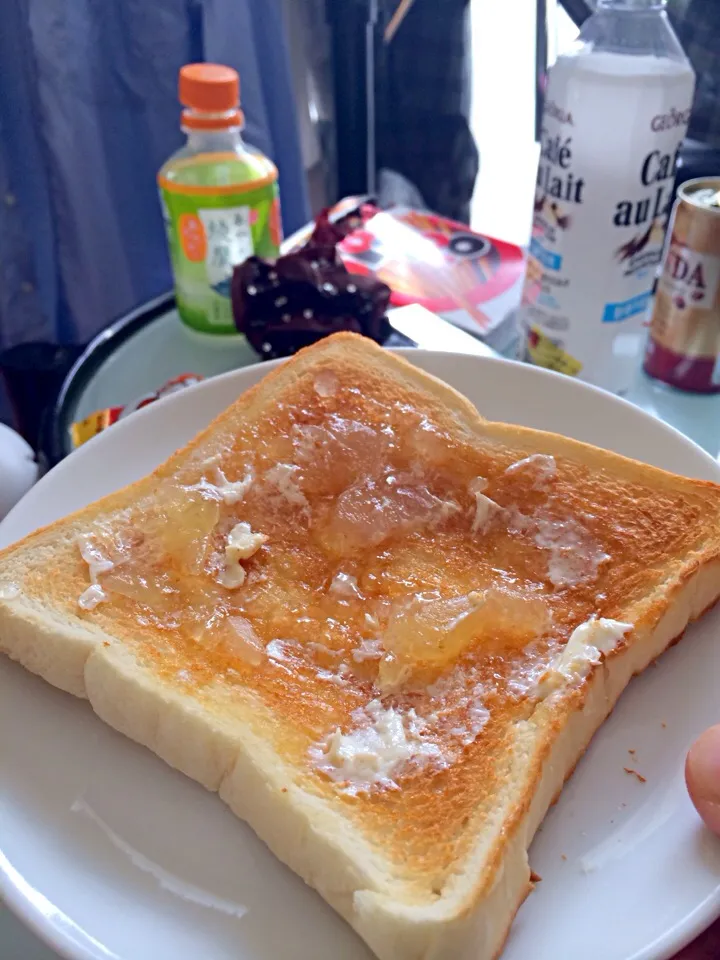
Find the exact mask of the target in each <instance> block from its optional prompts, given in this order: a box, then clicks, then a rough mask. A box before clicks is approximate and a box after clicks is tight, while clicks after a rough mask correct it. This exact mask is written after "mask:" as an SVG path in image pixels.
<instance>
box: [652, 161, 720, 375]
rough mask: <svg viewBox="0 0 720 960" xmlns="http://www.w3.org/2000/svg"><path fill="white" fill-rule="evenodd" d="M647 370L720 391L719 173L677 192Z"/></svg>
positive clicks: (656, 298) (684, 186)
mask: <svg viewBox="0 0 720 960" xmlns="http://www.w3.org/2000/svg"><path fill="white" fill-rule="evenodd" d="M645 371H646V373H648V374H649V375H650V376H651V377H654V378H655V379H657V380H662V381H664V382H665V383H669V384H671V385H672V386H674V387H678V388H679V389H681V390H690V391H694V392H698V393H718V392H720V177H711V178H703V179H698V180H688V181H687V182H686V183H683V184H682V185H681V187H680V189H679V191H678V197H677V200H676V202H675V208H674V210H673V214H672V219H671V225H670V230H669V232H668V241H667V244H666V248H665V256H664V259H663V266H662V272H661V275H660V280H659V282H658V289H657V295H656V297H655V305H654V309H653V313H652V319H651V322H650V336H649V339H648V344H647V350H646V354H645Z"/></svg>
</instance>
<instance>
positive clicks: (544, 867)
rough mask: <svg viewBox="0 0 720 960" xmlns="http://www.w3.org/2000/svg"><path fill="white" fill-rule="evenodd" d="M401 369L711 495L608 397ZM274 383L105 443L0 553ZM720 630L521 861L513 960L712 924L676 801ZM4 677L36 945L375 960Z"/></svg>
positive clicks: (667, 948) (55, 476)
mask: <svg viewBox="0 0 720 960" xmlns="http://www.w3.org/2000/svg"><path fill="white" fill-rule="evenodd" d="M409 356H410V359H412V360H413V362H415V363H417V364H418V365H419V366H422V367H424V368H425V369H427V370H430V371H431V372H433V373H435V374H437V375H439V376H441V377H443V378H444V379H445V380H447V381H449V382H450V383H452V384H454V385H455V386H456V387H457V388H458V389H459V390H461V391H462V392H463V393H465V394H466V395H467V396H468V397H470V398H471V400H473V401H474V402H475V403H476V404H477V406H478V407H479V409H480V410H481V411H482V412H483V413H484V414H485V415H486V416H488V417H490V418H493V419H502V420H509V421H514V422H517V423H521V424H526V425H529V426H533V427H542V428H544V429H547V430H555V431H559V432H561V433H565V434H567V435H569V436H572V437H577V438H579V439H582V440H588V441H591V442H592V443H595V444H598V445H600V446H606V447H609V448H611V449H613V450H617V451H619V452H620V453H624V454H628V455H632V456H635V457H637V458H638V459H640V460H645V461H647V462H648V463H653V464H657V465H658V466H661V467H666V468H667V469H669V470H674V471H676V472H678V473H684V474H687V475H689V476H694V477H702V478H706V479H713V480H718V481H720V467H718V465H717V464H716V463H715V462H714V461H713V460H712V459H711V458H710V457H709V456H708V455H707V454H705V453H703V452H702V451H701V450H700V449H699V447H696V446H695V445H694V444H693V443H691V442H690V441H689V440H687V439H685V438H684V437H683V436H681V435H680V434H679V433H677V432H676V431H674V430H673V429H671V428H670V427H668V426H666V425H664V424H663V423H661V422H660V421H658V420H655V419H653V418H651V417H650V416H648V415H647V414H644V413H642V412H641V411H640V410H638V409H637V408H635V407H633V406H631V405H629V404H627V403H625V402H624V401H622V400H619V399H616V398H614V397H611V396H610V395H608V394H605V393H603V392H601V391H598V390H595V389H593V388H589V387H586V386H584V385H582V384H580V383H577V382H574V381H571V380H568V379H564V378H561V377H559V376H556V375H554V374H548V373H545V372H543V371H540V370H535V369H531V368H528V367H524V366H522V365H520V364H512V363H508V362H506V361H498V360H485V359H481V358H476V357H467V356H465V357H463V356H453V355H448V354H444V355H440V354H432V353H423V352H420V351H417V352H412V353H411V354H410V355H409ZM269 366H270V365H269V364H268V365H265V366H263V367H253V368H248V369H244V370H239V371H237V372H234V373H230V374H226V375H225V376H222V377H218V378H216V379H214V380H209V381H207V382H205V383H203V384H201V385H199V386H198V387H196V388H194V389H192V390H188V391H186V392H183V393H181V394H179V395H176V396H173V397H171V398H169V399H167V400H165V401H163V402H162V403H159V404H157V405H154V406H150V407H148V408H146V409H145V410H142V411H140V412H139V413H138V414H136V415H134V416H133V417H131V418H130V419H128V420H127V421H125V422H123V423H120V424H118V425H117V426H114V427H113V428H112V430H110V431H108V432H107V433H104V434H102V435H101V436H100V437H98V438H97V439H96V440H94V441H92V442H90V443H89V444H88V445H87V446H86V447H83V448H82V449H80V450H79V451H78V452H77V453H75V454H73V455H72V456H71V457H69V458H68V459H67V460H65V461H64V462H63V463H62V464H60V466H59V467H57V468H56V469H55V470H53V472H52V473H51V474H49V475H48V476H47V477H45V478H44V479H43V480H42V481H41V482H40V483H39V484H38V485H37V486H36V487H35V488H34V489H33V490H32V491H31V492H30V494H29V495H28V496H27V497H25V499H24V500H23V501H22V502H21V503H20V504H19V505H18V507H16V508H15V510H14V511H13V512H12V513H11V515H10V516H9V517H8V518H7V519H6V520H5V522H4V523H3V524H2V527H0V541H1V542H2V544H6V543H9V542H11V541H12V540H15V539H16V538H17V537H19V536H21V535H23V534H25V533H28V532H29V531H30V530H32V529H34V528H35V527H37V526H39V525H40V524H43V523H47V522H48V521H51V520H54V519H55V518H57V517H61V516H63V515H64V514H66V513H68V512H69V511H70V510H74V509H75V508H77V507H81V506H83V505H84V504H86V503H88V502H89V501H91V500H94V499H95V498H96V497H99V496H101V495H102V494H106V493H109V492H110V491H112V490H114V489H116V488H117V487H120V486H122V485H124V484H126V483H128V482H129V481H131V480H135V479H136V478H138V477H140V476H141V475H143V474H145V473H146V472H147V471H149V470H150V469H151V468H152V467H154V466H155V465H156V464H157V463H159V462H160V461H161V460H162V459H164V458H165V457H166V456H167V455H168V454H169V453H171V452H172V451H173V450H175V449H176V448H177V447H178V446H180V445H181V444H182V443H184V442H185V441H186V440H188V439H189V438H190V437H191V436H192V435H193V434H194V433H196V431H197V430H198V429H200V428H201V427H203V426H205V425H206V424H207V423H208V421H209V420H210V419H211V418H212V417H213V416H214V415H215V414H217V413H218V412H219V411H220V410H222V409H223V408H224V407H225V406H227V405H228V404H229V403H230V402H231V401H232V400H234V399H235V397H236V396H237V395H238V394H239V393H240V392H242V391H243V390H245V389H246V388H247V387H249V386H250V385H252V384H254V383H255V382H256V381H257V380H258V379H259V378H260V377H261V376H262V375H263V374H264V373H265V372H267V370H268V369H269ZM48 577H52V570H48ZM719 626H720V610H719V611H715V612H713V613H711V614H709V615H708V616H707V617H705V619H704V620H703V621H702V622H701V623H700V624H698V625H696V626H694V627H693V628H692V629H691V630H689V631H688V634H687V636H686V637H685V639H684V640H683V642H682V643H681V644H680V645H678V646H677V647H675V648H674V649H673V650H672V651H671V652H670V653H668V654H667V655H666V656H665V657H664V658H663V660H662V662H661V664H660V665H659V666H658V667H657V668H655V669H650V670H649V671H648V672H647V674H646V675H645V676H643V677H642V678H640V679H639V680H636V681H634V682H633V684H632V685H631V689H630V690H629V691H628V692H627V693H626V694H625V695H624V696H623V698H622V701H621V702H620V704H619V705H618V708H617V709H616V711H615V713H614V714H613V716H612V717H611V719H610V720H609V721H608V722H607V723H606V725H605V726H604V727H603V729H602V731H601V732H600V733H599V734H598V736H597V737H596V738H595V740H594V741H593V744H592V746H591V748H590V750H589V751H588V753H587V755H586V756H585V758H584V759H583V761H582V762H581V763H580V765H579V766H578V769H577V771H576V773H575V775H574V776H573V778H572V780H571V781H570V782H569V784H568V785H567V786H566V788H565V790H564V792H563V794H562V797H561V799H560V802H559V803H558V804H557V806H556V807H555V808H554V809H553V811H552V812H551V814H550V815H549V817H548V818H547V820H546V822H545V824H544V826H543V828H542V831H541V833H540V834H539V836H538V838H537V840H536V841H535V844H534V845H533V848H532V851H531V863H532V866H533V868H534V869H535V870H536V871H537V873H539V874H540V876H541V877H542V883H540V884H539V885H538V886H537V888H536V890H535V892H534V893H533V894H532V896H531V897H530V898H529V899H528V901H527V902H526V904H525V905H524V906H523V908H522V909H521V911H520V913H519V915H518V917H517V920H516V922H515V924H514V926H513V930H512V934H511V936H510V939H509V942H508V945H507V949H506V952H505V953H504V954H503V960H578V958H580V957H582V958H583V960H630V958H632V960H641V958H642V960H651V958H652V960H661V958H666V957H670V956H672V954H673V953H674V952H675V951H676V950H677V949H679V948H680V947H681V946H682V945H683V944H685V943H686V942H687V941H688V940H690V939H692V937H693V936H694V935H695V934H697V933H698V932H700V930H701V929H702V928H703V927H704V926H706V925H707V924H708V923H709V922H710V921H711V920H712V919H713V918H714V917H715V916H716V915H717V914H718V912H720V844H718V843H717V842H715V841H714V839H713V838H711V837H710V836H709V835H708V834H706V833H705V832H704V831H703V830H702V829H701V828H700V826H699V822H698V820H697V818H696V816H695V814H694V812H693V810H692V808H691V806H690V803H689V801H688V799H687V797H686V794H685V791H684V788H683V782H682V765H683V758H684V753H685V750H686V748H687V746H688V745H689V743H690V742H691V741H692V739H693V738H694V737H695V736H696V735H697V734H698V733H699V732H700V731H701V730H702V729H703V728H704V727H706V726H708V725H709V724H711V723H713V722H715V721H718V720H720V697H719V696H718V690H719V689H720V645H718V644H717V642H716V638H715V634H716V632H717V630H718V627H719ZM0 660H1V662H0V893H1V894H2V896H3V897H4V898H5V899H6V901H7V902H8V903H9V905H10V906H11V908H12V909H13V910H14V911H16V912H17V913H18V914H19V915H20V917H21V918H22V919H23V920H24V921H25V922H26V923H27V924H28V925H30V926H31V927H32V928H33V929H34V930H35V931H36V932H37V933H38V934H39V935H40V936H41V937H42V938H43V939H44V940H45V941H46V942H48V943H49V944H51V945H52V946H53V947H55V949H56V950H58V951H59V952H60V953H61V954H62V955H64V956H66V957H71V958H84V960H85V958H92V960H99V958H110V957H112V958H122V960H198V958H202V960H231V958H232V960H338V958H342V960H368V958H369V957H370V954H369V952H368V950H367V949H366V948H365V947H364V945H363V944H362V943H361V942H360V940H359V939H358V938H357V937H356V936H355V935H354V934H353V933H352V932H351V931H350V929H349V928H348V927H346V926H345V924H344V923H343V922H342V921H341V920H340V919H339V918H338V917H336V916H335V914H334V913H333V911H332V910H331V909H330V908H329V907H327V906H326V905H325V904H324V903H323V902H322V900H321V899H320V898H319V897H318V896H317V895H316V894H315V893H314V892H313V891H312V890H310V889H309V888H308V887H306V886H304V885H303V883H302V882H301V881H300V880H299V879H297V878H296V877H295V876H294V875H293V874H292V873H291V872H290V871H289V870H287V869H286V868H285V867H284V866H282V865H281V864H280V863H279V862H278V861H276V860H275V859H274V858H273V856H272V855H271V854H270V853H269V852H268V851H267V850H266V849H265V847H264V846H263V844H262V843H260V841H259V840H257V839H256V838H255V836H254V835H253V834H252V833H251V831H250V830H249V829H248V828H247V827H245V825H244V824H241V823H240V822H239V821H237V820H236V819H235V818H234V817H233V816H232V814H231V813H230V812H229V811H228V810H227V809H226V808H225V807H224V806H223V804H222V803H221V802H220V801H219V800H218V799H217V798H216V797H215V796H212V795H211V794H209V793H206V792H205V791H204V790H203V789H202V788H201V787H199V786H198V785H196V784H194V783H192V782H191V781H190V780H188V779H186V778H185V777H183V776H182V775H181V774H179V773H176V772H175V771H173V770H170V769H169V768H168V767H165V766H164V765H163V763H162V762H161V761H160V760H158V759H157V758H156V757H154V756H153V755H151V754H150V753H149V752H148V751H146V750H144V749H142V748H141V747H138V746H136V745H135V744H133V743H131V742H130V741H128V740H125V739H124V738H123V737H121V736H120V735H119V734H116V733H115V732H114V731H112V730H110V729H109V728H108V727H106V726H104V724H102V723H101V722H100V720H98V719H97V718H96V717H95V716H94V715H93V714H92V712H91V710H90V708H89V706H88V705H87V704H84V703H81V702H78V701H75V700H73V699H72V698H71V697H70V696H67V695H65V694H63V693H60V692H58V691H57V690H54V689H52V688H51V687H49V686H47V685H46V684H45V683H43V681H41V680H39V679H38V678H36V677H33V676H31V675H30V674H27V673H25V671H23V670H22V669H20V668H19V667H17V666H16V665H14V664H11V663H9V662H7V661H5V660H4V659H1V658H0ZM629 749H633V750H635V753H634V754H632V755H631V754H629V753H628V750H629ZM623 767H634V768H636V769H637V770H638V771H639V772H640V773H641V774H642V775H643V776H645V777H646V778H647V782H646V783H640V782H639V781H638V780H637V779H636V778H635V777H634V776H631V775H628V774H627V773H625V772H624V771H623ZM448 960H451V958H448Z"/></svg>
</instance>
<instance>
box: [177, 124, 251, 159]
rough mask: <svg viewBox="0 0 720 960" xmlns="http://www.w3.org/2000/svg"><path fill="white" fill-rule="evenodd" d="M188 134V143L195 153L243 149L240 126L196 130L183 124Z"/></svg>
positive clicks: (233, 151) (234, 151)
mask: <svg viewBox="0 0 720 960" xmlns="http://www.w3.org/2000/svg"><path fill="white" fill-rule="evenodd" d="M183 131H184V132H185V133H186V134H187V145H188V147H189V148H190V149H191V150H192V151H193V153H218V152H225V151H228V152H232V153H236V152H237V151H238V150H241V149H243V147H244V144H243V140H242V137H241V136H240V127H224V128H220V129H215V130H212V129H211V130H194V129H191V128H189V127H186V126H183Z"/></svg>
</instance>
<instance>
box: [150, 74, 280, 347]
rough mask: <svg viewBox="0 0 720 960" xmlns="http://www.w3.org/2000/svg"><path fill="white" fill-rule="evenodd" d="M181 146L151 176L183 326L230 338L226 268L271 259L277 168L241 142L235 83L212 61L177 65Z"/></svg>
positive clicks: (275, 245)
mask: <svg viewBox="0 0 720 960" xmlns="http://www.w3.org/2000/svg"><path fill="white" fill-rule="evenodd" d="M179 97H180V102H181V103H182V104H183V107H184V110H183V112H182V129H183V131H184V132H185V133H186V134H187V143H186V144H185V146H184V147H182V148H181V149H180V150H178V151H177V153H175V154H173V155H172V156H171V157H170V159H169V160H168V161H167V162H166V163H165V164H164V165H163V166H162V167H161V169H160V171H159V173H158V186H159V188H160V202H161V204H162V209H163V216H164V219H165V226H166V229H167V236H168V244H169V247H170V259H171V261H172V267H173V273H174V276H175V295H176V300H177V309H178V313H179V314H180V317H181V319H182V321H183V322H184V323H185V324H186V325H187V326H188V327H190V328H192V329H193V330H196V331H199V332H201V333H205V334H216V335H217V334H220V335H222V334H235V333H236V329H235V325H234V323H233V316H232V307H231V304H230V278H231V276H232V270H233V267H234V266H235V265H236V264H238V263H242V262H243V261H244V260H245V259H246V258H247V257H249V256H250V255H251V254H257V255H258V256H261V257H270V258H272V257H276V256H277V255H278V252H279V248H280V241H281V239H282V227H281V222H280V199H279V194H278V186H277V169H276V167H275V165H274V164H273V163H272V161H271V160H269V159H268V158H267V157H266V156H264V154H262V153H260V152H259V151H258V150H255V149H254V148H253V147H250V146H248V144H246V143H245V142H244V141H243V139H242V137H241V130H242V127H243V114H242V111H241V110H240V80H239V77H238V74H237V72H236V71H235V70H233V69H231V68H230V67H225V66H221V65H220V64H214V63H191V64H188V65H187V66H184V67H182V69H181V70H180V78H179Z"/></svg>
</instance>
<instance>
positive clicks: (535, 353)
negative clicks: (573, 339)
mask: <svg viewBox="0 0 720 960" xmlns="http://www.w3.org/2000/svg"><path fill="white" fill-rule="evenodd" d="M527 351H528V354H529V355H530V359H531V360H532V362H533V363H535V364H537V366H538V367H545V368H546V369H547V370H557V371H558V373H567V374H569V375H570V376H571V377H576V376H577V375H578V373H580V371H581V370H582V364H581V363H580V361H579V360H576V359H575V357H572V356H570V354H569V353H566V352H565V351H564V350H563V349H562V348H561V347H559V346H558V345H557V344H556V343H554V342H553V341H552V340H551V339H550V337H548V336H546V335H545V334H544V333H543V332H542V331H541V330H539V329H538V328H537V327H531V328H530V334H529V336H528V343H527Z"/></svg>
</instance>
